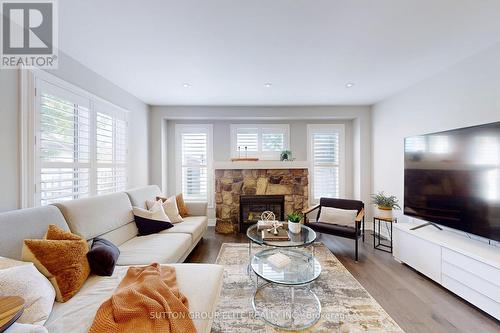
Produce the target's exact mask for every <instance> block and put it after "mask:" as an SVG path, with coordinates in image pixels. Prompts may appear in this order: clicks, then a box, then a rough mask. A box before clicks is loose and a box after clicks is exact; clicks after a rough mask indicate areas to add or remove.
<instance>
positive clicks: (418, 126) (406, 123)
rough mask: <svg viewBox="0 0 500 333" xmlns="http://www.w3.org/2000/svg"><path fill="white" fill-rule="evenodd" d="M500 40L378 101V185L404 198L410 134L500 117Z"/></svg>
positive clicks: (375, 116)
mask: <svg viewBox="0 0 500 333" xmlns="http://www.w3.org/2000/svg"><path fill="white" fill-rule="evenodd" d="M499 59H500V44H497V45H496V46H494V47H491V48H489V49H488V50H486V51H483V52H481V53H479V54H477V55H475V56H473V57H471V58H469V59H467V60H465V61H463V62H461V63H459V64H457V65H455V66H453V67H451V68H449V69H448V70H446V71H443V72H441V73H439V74H438V75H436V76H434V77H432V78H430V79H427V80H425V81H423V82H421V83H419V84H417V85H415V86H413V87H410V88H408V89H406V90H405V91H403V92H401V93H399V94H397V95H396V96H394V97H392V98H389V99H388V100H386V101H383V102H381V103H378V104H376V105H375V106H374V107H373V114H372V119H373V128H372V135H373V138H372V144H373V176H372V179H373V190H374V191H382V190H383V191H385V192H387V193H391V194H394V195H396V196H398V198H400V199H401V201H402V199H403V191H404V188H403V187H404V184H403V181H404V177H403V167H404V153H403V140H404V138H405V137H407V136H412V135H417V134H425V133H430V132H436V131H443V130H449V129H453V128H460V127H464V126H471V125H478V124H483V123H489V122H495V121H500V60H499Z"/></svg>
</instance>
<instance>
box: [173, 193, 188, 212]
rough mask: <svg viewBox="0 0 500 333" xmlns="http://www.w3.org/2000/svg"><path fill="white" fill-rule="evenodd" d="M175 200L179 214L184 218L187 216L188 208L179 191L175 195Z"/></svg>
mask: <svg viewBox="0 0 500 333" xmlns="http://www.w3.org/2000/svg"><path fill="white" fill-rule="evenodd" d="M175 201H176V202H177V209H179V215H180V216H181V217H182V218H184V217H187V216H189V212H188V208H187V206H186V203H185V202H184V197H183V196H182V193H179V194H177V195H176V196H175Z"/></svg>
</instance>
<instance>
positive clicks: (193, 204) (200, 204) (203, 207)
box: [185, 201, 208, 216]
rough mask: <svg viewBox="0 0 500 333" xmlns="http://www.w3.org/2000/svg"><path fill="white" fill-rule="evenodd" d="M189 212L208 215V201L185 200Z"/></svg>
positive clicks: (193, 214)
mask: <svg viewBox="0 0 500 333" xmlns="http://www.w3.org/2000/svg"><path fill="white" fill-rule="evenodd" d="M185 204H186V207H187V210H188V214H189V215H192V216H207V215H208V213H207V208H208V202H206V201H190V202H185Z"/></svg>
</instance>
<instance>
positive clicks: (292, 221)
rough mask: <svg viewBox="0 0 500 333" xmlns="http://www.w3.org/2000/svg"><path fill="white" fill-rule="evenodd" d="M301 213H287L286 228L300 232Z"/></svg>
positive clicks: (295, 232)
mask: <svg viewBox="0 0 500 333" xmlns="http://www.w3.org/2000/svg"><path fill="white" fill-rule="evenodd" d="M302 217H303V215H302V213H300V212H292V213H290V214H288V215H287V218H288V230H290V232H292V233H294V234H298V233H300V230H301V228H302V227H301V226H300V221H302Z"/></svg>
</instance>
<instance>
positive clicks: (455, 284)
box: [442, 274, 500, 319]
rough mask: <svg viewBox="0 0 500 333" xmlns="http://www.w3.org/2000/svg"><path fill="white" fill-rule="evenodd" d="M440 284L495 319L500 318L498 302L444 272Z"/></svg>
mask: <svg viewBox="0 0 500 333" xmlns="http://www.w3.org/2000/svg"><path fill="white" fill-rule="evenodd" d="M442 285H443V287H445V288H447V289H448V290H450V291H452V292H454V293H455V294H457V295H458V296H460V297H462V298H463V299H465V300H467V301H468V302H470V303H472V304H474V305H475V306H477V307H478V308H480V309H481V310H483V311H485V312H486V313H488V314H490V315H492V316H493V317H495V318H496V319H500V303H498V302H496V301H494V300H493V299H491V298H489V297H487V296H485V295H483V294H481V293H479V292H477V291H475V290H473V289H471V288H469V286H466V285H464V284H462V283H460V282H459V281H457V280H455V279H453V278H452V277H449V276H447V275H444V274H443V277H442Z"/></svg>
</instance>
